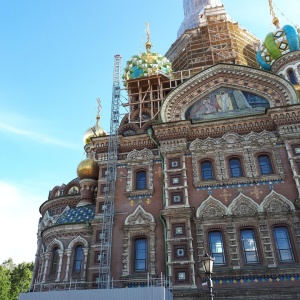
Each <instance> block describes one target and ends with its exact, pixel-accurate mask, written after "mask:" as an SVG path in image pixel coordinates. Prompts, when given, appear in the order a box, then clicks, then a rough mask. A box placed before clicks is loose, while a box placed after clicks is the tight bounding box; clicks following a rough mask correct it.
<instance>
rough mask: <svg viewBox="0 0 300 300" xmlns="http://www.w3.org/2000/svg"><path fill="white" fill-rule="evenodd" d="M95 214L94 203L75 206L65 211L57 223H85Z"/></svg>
mask: <svg viewBox="0 0 300 300" xmlns="http://www.w3.org/2000/svg"><path fill="white" fill-rule="evenodd" d="M94 216H95V206H94V205H85V206H80V207H74V208H70V209H69V210H67V211H66V212H64V213H63V214H62V215H61V216H60V217H59V218H58V219H57V222H56V224H66V223H85V222H87V221H90V220H92V219H94Z"/></svg>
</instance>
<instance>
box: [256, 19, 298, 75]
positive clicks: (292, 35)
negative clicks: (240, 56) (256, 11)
mask: <svg viewBox="0 0 300 300" xmlns="http://www.w3.org/2000/svg"><path fill="white" fill-rule="evenodd" d="M277 21H278V22H279V20H278V19H275V22H277ZM274 24H275V23H274ZM278 27H279V26H278ZM297 50H300V31H299V29H298V30H297V29H296V28H295V27H294V26H291V25H285V26H283V27H282V28H277V29H276V30H275V31H274V32H270V33H269V34H268V35H267V36H266V38H265V41H264V43H263V45H262V46H261V47H260V49H259V50H258V52H257V56H256V58H257V62H258V63H259V65H260V66H261V67H262V68H263V69H265V70H267V71H270V70H271V66H272V64H273V63H274V62H275V61H276V60H278V59H279V58H280V57H282V56H284V55H286V54H288V53H290V52H293V51H297Z"/></svg>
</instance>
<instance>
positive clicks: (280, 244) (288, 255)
mask: <svg viewBox="0 0 300 300" xmlns="http://www.w3.org/2000/svg"><path fill="white" fill-rule="evenodd" d="M273 232H274V237H275V242H276V249H277V252H278V256H279V260H280V261H281V262H290V261H294V255H293V250H292V245H291V239H290V236H289V232H288V229H287V228H286V227H283V226H282V227H274V228H273Z"/></svg>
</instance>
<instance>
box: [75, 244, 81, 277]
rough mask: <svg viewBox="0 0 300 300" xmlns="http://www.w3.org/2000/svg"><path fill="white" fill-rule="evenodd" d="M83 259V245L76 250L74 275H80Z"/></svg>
mask: <svg viewBox="0 0 300 300" xmlns="http://www.w3.org/2000/svg"><path fill="white" fill-rule="evenodd" d="M82 257H83V249H82V246H81V245H78V246H77V247H76V248H75V255H74V265H73V272H74V273H80V271H81V264H82Z"/></svg>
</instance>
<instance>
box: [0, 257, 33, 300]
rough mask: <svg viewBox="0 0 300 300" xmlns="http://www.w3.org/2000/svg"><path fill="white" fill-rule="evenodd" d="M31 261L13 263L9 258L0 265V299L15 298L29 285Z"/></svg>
mask: <svg viewBox="0 0 300 300" xmlns="http://www.w3.org/2000/svg"><path fill="white" fill-rule="evenodd" d="M32 270H33V262H31V263H26V262H22V263H20V264H18V265H16V264H14V262H13V260H12V259H11V258H9V259H8V260H6V261H4V262H3V263H2V264H1V265H0V299H1V300H17V299H18V296H19V294H20V293H21V292H22V291H24V292H25V291H27V290H28V289H29V287H30V282H31V277H32Z"/></svg>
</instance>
